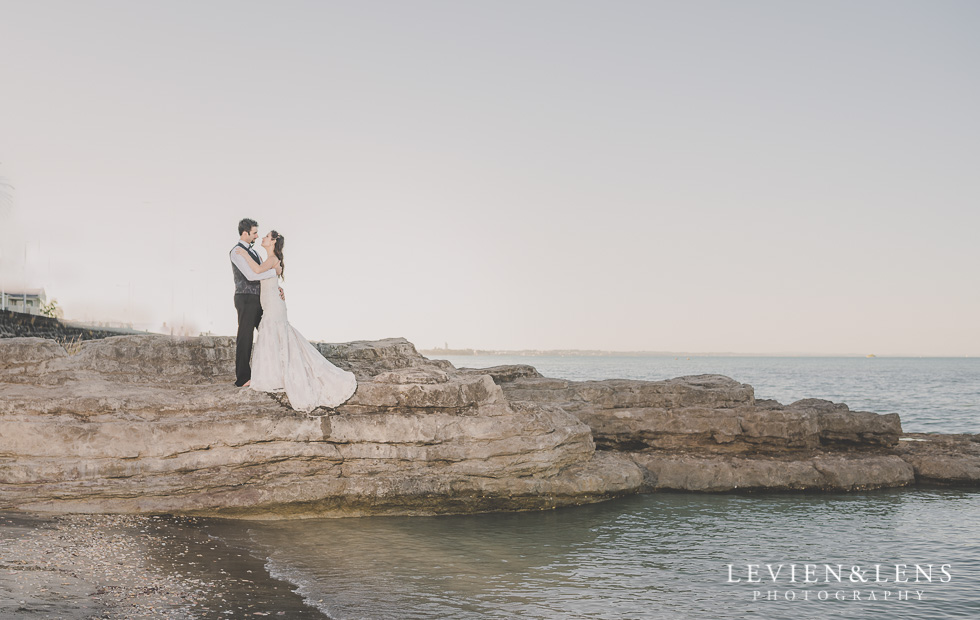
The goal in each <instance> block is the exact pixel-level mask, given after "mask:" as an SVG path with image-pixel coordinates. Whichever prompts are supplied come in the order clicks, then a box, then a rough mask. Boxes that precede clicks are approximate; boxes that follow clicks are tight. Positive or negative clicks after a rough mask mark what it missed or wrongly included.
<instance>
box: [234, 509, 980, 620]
mask: <svg viewBox="0 0 980 620" xmlns="http://www.w3.org/2000/svg"><path fill="white" fill-rule="evenodd" d="M978 516H980V494H977V493H973V492H963V491H951V490H937V491H920V490H904V491H903V490H897V491H895V490H893V491H878V492H869V493H855V494H846V495H844V494H837V495H829V494H828V495H802V494H760V495H695V494H654V495H646V496H638V497H632V498H626V499H623V500H617V501H614V502H607V503H604V504H598V505H592V506H583V507H578V508H569V509H561V510H556V511H549V512H537V513H520V514H491V515H474V516H460V517H376V518H362V519H323V520H308V521H286V522H279V523H271V524H264V523H262V524H249V526H248V533H247V536H248V537H249V538H250V539H251V540H250V544H251V546H252V547H253V548H254V549H256V550H257V551H258V552H260V553H261V554H263V555H266V556H268V557H269V558H270V560H269V566H270V568H271V569H272V570H273V571H275V572H276V573H278V575H279V576H282V577H286V578H288V579H290V580H292V581H294V582H296V583H298V584H300V585H301V593H302V594H303V595H304V596H306V597H307V599H308V600H310V601H312V602H314V603H315V604H317V606H319V607H320V608H321V609H323V610H324V611H326V612H327V613H328V614H330V615H331V616H333V617H336V618H433V617H439V618H474V619H475V618H511V617H516V616H522V617H535V618H567V617H589V618H638V617H639V618H695V617H722V616H724V617H743V616H750V617H765V618H793V619H796V618H800V617H804V618H806V617H831V616H838V617H886V616H887V617H889V618H926V617H928V618H954V617H956V618H975V617H980V603H978V600H980V597H978V595H977V593H976V592H977V586H978V585H980V523H978V520H977V517H978ZM216 527H217V529H218V530H219V531H220V530H221V529H225V528H223V527H222V526H216ZM226 529H227V531H226V532H220V533H221V535H222V536H235V535H236V534H233V532H234V531H235V530H239V532H240V525H239V526H235V527H231V526H229V527H227V528H226ZM239 535H240V534H239ZM794 562H795V563H797V564H800V565H802V564H805V563H816V564H822V563H830V564H833V565H836V564H844V565H846V566H850V565H855V564H856V565H862V566H872V565H874V564H882V565H886V566H891V567H893V566H894V565H895V564H909V565H914V564H920V565H926V564H934V565H935V566H936V574H937V576H938V574H939V571H938V567H939V565H942V564H949V565H951V569H950V572H951V574H952V575H953V579H952V580H951V581H950V582H949V583H939V582H938V580H936V581H934V582H933V583H931V584H930V583H920V584H912V585H914V586H915V589H918V590H920V591H922V592H923V597H924V600H921V601H917V600H912V601H896V600H889V601H877V602H868V601H864V600H859V601H852V600H848V601H844V602H841V601H834V600H832V599H831V600H828V601H793V602H788V601H785V600H778V601H765V600H762V601H753V600H752V593H753V591H754V590H762V591H766V590H767V588H766V587H765V586H764V585H749V584H745V583H727V582H726V581H727V579H728V572H727V570H728V569H727V565H728V564H733V565H735V566H736V567H742V569H743V572H744V566H745V564H765V563H777V564H778V563H785V564H787V565H788V564H790V563H794ZM736 570H737V568H736ZM892 570H893V568H892ZM913 573H914V571H913ZM845 574H846V571H845ZM736 576H737V575H736ZM743 576H744V575H743ZM791 585H792V584H789V583H779V584H778V585H776V586H770V587H769V588H768V589H769V590H772V589H773V588H775V589H777V590H779V591H780V592H785V591H786V590H788V589H791V588H790V586H791ZM871 589H874V590H876V591H877V592H878V596H879V597H880V596H881V595H882V592H883V591H884V590H890V591H892V592H893V594H891V596H892V599H894V597H896V596H897V595H896V594H894V592H896V591H897V590H899V589H912V588H909V587H904V588H897V587H896V586H895V584H894V583H887V584H879V585H877V586H874V585H873V584H870V585H869V584H857V585H856V586H855V584H853V583H847V582H846V577H845V583H844V584H836V583H834V584H830V585H827V584H815V585H811V586H809V587H808V588H804V587H799V586H796V587H795V590H796V592H797V593H798V595H799V596H802V593H803V591H804V590H809V591H810V592H811V593H812V594H811V595H813V596H815V595H816V593H817V591H818V590H829V591H830V592H834V591H837V590H846V591H847V592H848V593H849V594H848V596H851V594H850V593H852V592H853V591H854V590H859V591H863V592H865V594H862V596H867V594H866V593H867V591H869V590H871ZM763 596H764V595H763ZM913 598H914V595H913Z"/></svg>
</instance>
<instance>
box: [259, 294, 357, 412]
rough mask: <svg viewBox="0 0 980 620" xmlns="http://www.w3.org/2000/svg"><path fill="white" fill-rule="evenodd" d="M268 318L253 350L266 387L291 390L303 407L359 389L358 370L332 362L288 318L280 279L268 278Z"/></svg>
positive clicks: (293, 401) (329, 403)
mask: <svg viewBox="0 0 980 620" xmlns="http://www.w3.org/2000/svg"><path fill="white" fill-rule="evenodd" d="M259 300H260V301H261V303H262V320H260V321H259V328H258V332H259V334H258V338H257V340H256V342H255V347H254V348H253V349H252V383H251V384H250V387H251V388H252V389H253V390H257V391H260V392H286V396H287V397H288V398H289V404H290V405H291V406H292V408H293V409H295V410H297V411H305V412H307V413H308V412H310V411H313V410H314V409H316V408H317V407H336V406H337V405H340V404H341V403H343V402H345V401H347V400H348V399H349V398H350V397H351V396H352V395H353V394H354V390H356V389H357V379H356V378H355V377H354V373H352V372H348V371H346V370H343V369H341V368H337V367H336V366H334V365H333V364H331V363H330V362H328V361H327V359H326V358H325V357H323V355H321V354H320V352H319V351H317V349H316V347H314V346H313V345H312V344H310V343H309V341H307V340H306V338H303V335H302V334H300V333H299V332H298V331H296V328H294V327H293V326H292V325H290V324H289V321H288V320H287V319H286V302H285V301H283V300H282V299H281V298H280V297H279V280H278V279H277V278H267V279H265V280H262V289H261V293H260V295H259Z"/></svg>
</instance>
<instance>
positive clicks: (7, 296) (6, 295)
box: [0, 288, 48, 314]
mask: <svg viewBox="0 0 980 620" xmlns="http://www.w3.org/2000/svg"><path fill="white" fill-rule="evenodd" d="M46 303H48V297H47V295H45V294H44V289H43V288H25V289H21V290H14V291H0V310H13V311H14V312H23V313H24V314H41V306H43V305H44V304H46Z"/></svg>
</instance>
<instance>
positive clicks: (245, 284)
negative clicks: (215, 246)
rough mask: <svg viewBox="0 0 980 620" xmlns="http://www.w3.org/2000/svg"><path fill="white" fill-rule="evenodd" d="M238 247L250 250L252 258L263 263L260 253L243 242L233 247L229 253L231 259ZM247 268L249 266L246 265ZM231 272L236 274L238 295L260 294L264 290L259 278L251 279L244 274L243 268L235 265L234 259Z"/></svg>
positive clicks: (236, 292) (236, 291)
mask: <svg viewBox="0 0 980 620" xmlns="http://www.w3.org/2000/svg"><path fill="white" fill-rule="evenodd" d="M237 248H244V249H245V251H246V252H248V253H249V255H250V256H251V257H252V260H254V261H255V262H256V263H258V264H260V265H261V264H262V259H261V258H259V255H258V254H256V253H255V250H253V249H251V248H247V247H245V246H244V245H242V244H241V243H236V244H235V247H233V248H232V249H231V252H229V253H228V258H229V259H231V257H232V256H233V255H234V252H235V250H236V249H237ZM247 268H248V267H246V269H247ZM231 272H232V273H233V274H234V275H235V294H236V295H239V294H245V295H258V294H259V291H260V290H262V285H261V282H260V281H259V280H249V279H248V278H246V277H245V274H243V273H242V272H241V270H240V269H239V268H238V267H237V266H236V265H235V262H234V261H232V263H231Z"/></svg>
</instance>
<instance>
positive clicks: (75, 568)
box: [0, 512, 327, 620]
mask: <svg viewBox="0 0 980 620" xmlns="http://www.w3.org/2000/svg"><path fill="white" fill-rule="evenodd" d="M207 524H208V520H207V519H194V518H180V517H164V516H160V517H147V516H130V515H63V516H38V515H29V514H24V513H8V512H0V617H2V618H16V617H30V618H39V619H40V618H45V619H46V618H51V619H55V618H57V619H85V620H88V619H93V618H98V619H117V618H180V619H185V618H186V619H192V618H193V619H197V618H240V617H263V616H269V617H279V618H317V619H323V618H326V617H327V616H325V615H324V614H323V613H321V612H320V611H318V610H316V609H313V608H311V607H309V606H307V605H305V604H304V603H303V599H302V597H300V596H299V595H297V594H296V593H295V592H294V591H293V586H292V585H291V584H289V583H287V582H284V581H281V580H278V579H274V578H273V577H271V576H270V575H269V574H268V572H266V570H265V567H264V560H262V559H260V558H256V557H253V556H252V555H250V553H249V552H248V550H246V549H243V548H238V547H234V546H229V545H228V544H226V543H225V542H223V541H221V540H219V539H217V538H213V537H209V536H208V534H207V530H206V527H207ZM225 527H227V525H225Z"/></svg>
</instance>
